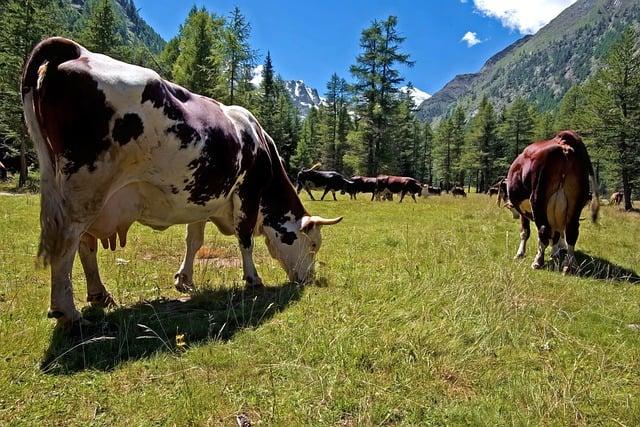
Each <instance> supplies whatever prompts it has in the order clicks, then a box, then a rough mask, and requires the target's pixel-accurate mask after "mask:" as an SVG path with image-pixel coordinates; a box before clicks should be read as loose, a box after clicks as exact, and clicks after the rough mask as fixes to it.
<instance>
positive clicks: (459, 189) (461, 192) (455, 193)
mask: <svg viewBox="0 0 640 427" xmlns="http://www.w3.org/2000/svg"><path fill="white" fill-rule="evenodd" d="M451 194H452V195H453V197H456V196H462V197H467V193H466V192H465V191H464V188H462V187H453V188H452V189H451Z"/></svg>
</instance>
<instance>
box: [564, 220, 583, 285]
mask: <svg viewBox="0 0 640 427" xmlns="http://www.w3.org/2000/svg"><path fill="white" fill-rule="evenodd" d="M579 229H580V211H579V210H578V213H577V214H574V215H573V216H572V217H571V218H570V220H569V222H568V223H567V229H566V232H565V236H566V238H567V255H566V256H565V257H564V262H563V263H562V273H564V274H567V273H570V272H571V270H572V269H573V268H574V267H575V261H576V258H575V253H574V251H575V247H576V242H577V241H578V234H579Z"/></svg>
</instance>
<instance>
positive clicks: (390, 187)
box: [376, 175, 422, 203]
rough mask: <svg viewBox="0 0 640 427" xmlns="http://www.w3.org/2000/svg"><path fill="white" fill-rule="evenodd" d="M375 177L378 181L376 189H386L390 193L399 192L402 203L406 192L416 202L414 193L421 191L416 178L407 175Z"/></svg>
mask: <svg viewBox="0 0 640 427" xmlns="http://www.w3.org/2000/svg"><path fill="white" fill-rule="evenodd" d="M376 179H377V181H378V185H377V190H376V191H377V192H378V193H382V192H384V191H385V190H387V191H389V192H390V193H391V194H400V203H402V199H404V196H405V195H407V194H409V195H410V196H411V198H412V199H413V201H414V202H416V203H417V200H416V196H415V195H416V194H420V192H421V191H422V186H421V185H420V183H419V182H418V180H416V179H414V178H410V177H407V176H391V175H379V176H378V177H377V178H376ZM392 197H393V196H392Z"/></svg>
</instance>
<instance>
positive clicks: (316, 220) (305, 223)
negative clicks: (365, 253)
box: [300, 215, 342, 230]
mask: <svg viewBox="0 0 640 427" xmlns="http://www.w3.org/2000/svg"><path fill="white" fill-rule="evenodd" d="M340 221H342V217H341V216H339V217H337V218H331V219H327V218H323V217H321V216H317V215H312V216H303V217H302V221H301V222H300V229H301V230H306V229H308V228H310V227H311V226H313V225H333V224H337V223H339V222H340Z"/></svg>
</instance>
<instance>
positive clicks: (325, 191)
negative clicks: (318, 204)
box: [320, 187, 329, 201]
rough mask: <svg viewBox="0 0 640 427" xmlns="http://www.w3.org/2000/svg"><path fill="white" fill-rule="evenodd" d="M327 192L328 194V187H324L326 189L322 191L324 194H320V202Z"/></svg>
mask: <svg viewBox="0 0 640 427" xmlns="http://www.w3.org/2000/svg"><path fill="white" fill-rule="evenodd" d="M328 192H329V187H326V188H325V189H324V193H322V197H320V200H321V201H322V200H324V196H326V195H327V193H328Z"/></svg>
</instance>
